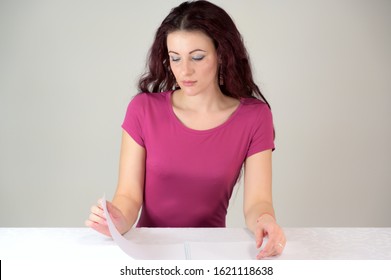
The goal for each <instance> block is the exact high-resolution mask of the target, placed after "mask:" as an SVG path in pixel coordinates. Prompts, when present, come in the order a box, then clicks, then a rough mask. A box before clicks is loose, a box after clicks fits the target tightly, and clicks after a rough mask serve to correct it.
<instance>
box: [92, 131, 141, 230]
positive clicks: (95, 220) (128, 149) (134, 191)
mask: <svg viewBox="0 0 391 280" xmlns="http://www.w3.org/2000/svg"><path fill="white" fill-rule="evenodd" d="M144 175H145V149H144V148H143V147H141V146H140V145H139V144H137V143H136V142H135V141H134V140H133V139H132V138H131V137H130V136H129V134H128V133H127V132H125V131H123V132H122V144H121V154H120V164H119V176H118V186H117V190H116V192H115V195H114V198H113V201H112V203H110V202H107V208H108V210H109V213H110V215H111V218H112V220H113V222H114V224H115V225H116V227H117V229H118V231H119V232H120V233H121V234H123V233H125V232H127V231H128V230H129V229H130V228H131V227H132V226H133V225H134V223H135V222H136V220H137V217H138V213H139V211H140V208H141V205H142V203H143V196H144V195H143V193H144ZM86 225H87V226H89V227H91V228H93V229H95V230H97V231H98V232H100V233H103V234H105V235H110V232H109V230H108V226H107V222H106V219H105V218H104V213H103V209H102V207H101V205H100V203H98V205H95V206H93V207H92V208H91V214H90V216H89V219H88V220H87V221H86Z"/></svg>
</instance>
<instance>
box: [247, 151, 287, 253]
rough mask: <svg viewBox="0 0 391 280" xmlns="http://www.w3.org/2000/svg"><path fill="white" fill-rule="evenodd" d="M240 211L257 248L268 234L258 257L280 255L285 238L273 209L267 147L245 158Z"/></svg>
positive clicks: (270, 157)
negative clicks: (242, 200) (242, 203)
mask: <svg viewBox="0 0 391 280" xmlns="http://www.w3.org/2000/svg"><path fill="white" fill-rule="evenodd" d="M243 211H244V215H245V220H246V225H247V227H248V228H249V229H250V230H251V231H252V232H253V233H254V235H255V239H256V243H257V247H258V248H259V247H261V245H262V243H263V238H264V237H265V236H268V237H269V242H268V244H267V245H266V246H265V248H264V250H262V251H261V252H260V254H259V255H258V258H263V257H267V256H273V255H279V254H281V252H282V249H283V247H284V246H285V242H286V241H285V236H284V233H283V231H282V229H281V228H280V227H279V226H278V225H277V223H276V219H275V214H274V208H273V200H272V151H271V150H267V151H263V152H260V153H257V154H254V155H252V156H250V157H248V158H247V160H246V161H245V165H244V205H243Z"/></svg>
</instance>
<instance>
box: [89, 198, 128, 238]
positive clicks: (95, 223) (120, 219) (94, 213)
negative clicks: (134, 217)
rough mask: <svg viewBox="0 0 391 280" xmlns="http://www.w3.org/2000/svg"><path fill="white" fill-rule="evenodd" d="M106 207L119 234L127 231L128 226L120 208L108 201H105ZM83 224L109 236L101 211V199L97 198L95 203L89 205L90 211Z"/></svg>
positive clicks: (103, 214)
mask: <svg viewBox="0 0 391 280" xmlns="http://www.w3.org/2000/svg"><path fill="white" fill-rule="evenodd" d="M106 207H107V211H108V212H109V215H110V217H111V220H112V221H113V224H114V225H115V227H116V228H117V230H118V231H119V232H120V233H121V234H124V233H125V232H127V231H128V230H129V229H130V226H129V223H128V222H127V220H126V218H125V216H124V215H123V214H122V212H121V210H119V209H118V208H117V207H116V206H114V205H113V204H112V203H111V202H109V201H106ZM85 225H86V226H88V227H90V228H92V229H94V230H96V231H97V232H100V233H102V234H104V235H107V236H111V234H110V231H109V227H108V225H107V221H106V217H105V213H104V211H103V206H102V199H99V200H98V204H97V205H94V206H92V207H91V213H90V216H89V217H88V220H86V222H85Z"/></svg>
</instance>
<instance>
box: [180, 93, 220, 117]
mask: <svg viewBox="0 0 391 280" xmlns="http://www.w3.org/2000/svg"><path fill="white" fill-rule="evenodd" d="M224 97H225V96H224V94H223V93H222V92H221V91H220V89H219V88H218V89H217V90H211V91H209V92H203V93H202V94H197V95H187V94H186V93H184V92H183V91H182V90H178V91H177V92H176V93H175V97H174V98H173V99H174V100H173V101H174V105H175V106H176V107H177V108H180V109H182V110H190V111H193V112H200V113H202V112H212V111H216V110H219V109H220V108H221V106H222V104H223V103H224V99H225V98H224Z"/></svg>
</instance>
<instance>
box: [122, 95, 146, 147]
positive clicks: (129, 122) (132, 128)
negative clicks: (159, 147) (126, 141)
mask: <svg viewBox="0 0 391 280" xmlns="http://www.w3.org/2000/svg"><path fill="white" fill-rule="evenodd" d="M144 109H145V108H144V98H143V94H137V95H136V96H135V97H133V99H132V100H131V101H130V102H129V105H128V108H127V110H126V114H125V119H124V121H123V123H122V128H123V129H124V130H125V131H126V132H127V133H128V134H129V135H130V137H132V138H133V140H134V141H136V142H137V144H139V145H140V146H142V147H145V144H144V135H143V129H142V125H141V124H142V123H143V118H144Z"/></svg>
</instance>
